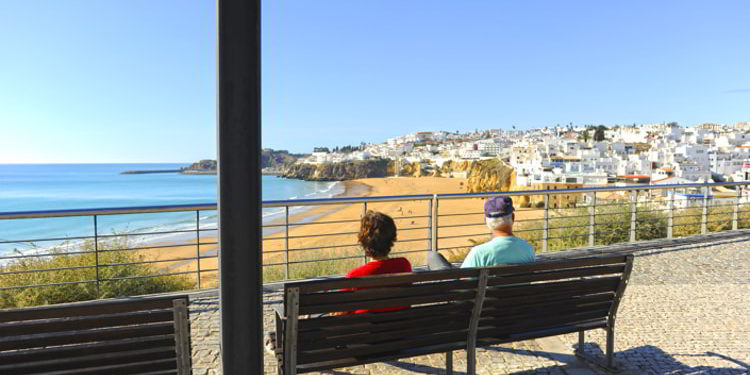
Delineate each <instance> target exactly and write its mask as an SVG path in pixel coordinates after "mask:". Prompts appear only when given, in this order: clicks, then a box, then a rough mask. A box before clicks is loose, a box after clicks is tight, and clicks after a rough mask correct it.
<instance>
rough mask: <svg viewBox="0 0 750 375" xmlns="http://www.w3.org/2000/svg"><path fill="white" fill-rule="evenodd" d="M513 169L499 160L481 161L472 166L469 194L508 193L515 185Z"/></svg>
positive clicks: (468, 184) (468, 185)
mask: <svg viewBox="0 0 750 375" xmlns="http://www.w3.org/2000/svg"><path fill="white" fill-rule="evenodd" d="M515 177H516V175H515V171H514V170H513V167H511V166H510V165H508V164H506V163H505V162H503V161H502V160H499V159H490V160H481V161H478V162H475V163H474V165H472V166H471V170H470V172H469V181H468V182H467V184H466V185H467V188H466V190H467V192H469V193H479V192H485V191H508V190H511V187H512V186H513V185H515V182H516V181H515Z"/></svg>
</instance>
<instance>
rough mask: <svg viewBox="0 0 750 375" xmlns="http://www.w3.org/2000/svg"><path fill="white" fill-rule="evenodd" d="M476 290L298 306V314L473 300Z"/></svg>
mask: <svg viewBox="0 0 750 375" xmlns="http://www.w3.org/2000/svg"><path fill="white" fill-rule="evenodd" d="M475 296H476V290H466V291H455V292H452V293H445V294H432V295H429V296H414V297H403V298H383V299H380V300H368V301H355V302H341V303H333V304H326V305H314V306H300V308H299V313H300V314H319V313H331V312H339V311H354V310H364V309H381V308H389V307H401V306H412V305H418V304H425V303H439V302H448V301H460V300H473V299H474V298H475Z"/></svg>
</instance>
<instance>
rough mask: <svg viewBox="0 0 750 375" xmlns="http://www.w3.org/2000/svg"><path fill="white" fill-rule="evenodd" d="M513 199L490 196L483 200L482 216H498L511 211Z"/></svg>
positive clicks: (512, 209)
mask: <svg viewBox="0 0 750 375" xmlns="http://www.w3.org/2000/svg"><path fill="white" fill-rule="evenodd" d="M513 211H515V209H514V208H513V200H512V199H510V197H504V196H503V197H492V198H490V199H488V200H487V202H484V216H487V217H500V216H505V215H508V214H511V213H513Z"/></svg>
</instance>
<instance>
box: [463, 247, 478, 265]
mask: <svg viewBox="0 0 750 375" xmlns="http://www.w3.org/2000/svg"><path fill="white" fill-rule="evenodd" d="M476 249H477V248H476V246H475V247H473V248H472V249H471V251H469V254H468V255H466V258H465V259H464V262H463V263H461V268H474V267H479V265H478V264H477V254H476V253H477V252H476Z"/></svg>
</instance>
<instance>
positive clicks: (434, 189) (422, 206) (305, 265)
mask: <svg viewBox="0 0 750 375" xmlns="http://www.w3.org/2000/svg"><path fill="white" fill-rule="evenodd" d="M341 183H342V184H344V187H345V189H344V191H343V192H341V193H340V194H338V195H336V196H335V197H336V198H348V197H375V196H397V195H422V194H448V193H465V192H466V189H467V179H461V178H447V177H386V178H368V179H358V180H351V181H343V182H341ZM289 203H290V204H294V200H291V201H289ZM483 205H484V200H483V198H463V199H447V200H441V201H440V205H439V214H440V215H441V216H439V221H440V227H441V229H440V232H439V237H438V241H439V242H437V243H436V245H437V248H438V250H439V251H441V252H443V253H444V254H446V255H449V256H452V255H453V254H456V255H458V256H460V254H462V253H465V252H466V251H468V249H470V248H471V247H472V246H474V243H475V242H476V241H478V240H484V239H485V238H488V237H489V231H488V230H487V228H486V226H485V223H484V215H483ZM365 207H366V208H367V209H368V210H375V211H380V212H383V213H385V214H387V215H389V216H391V217H392V218H393V219H394V221H395V222H396V226H397V228H398V234H397V236H398V239H397V241H396V243H395V246H394V249H393V252H392V255H394V256H402V257H406V258H407V259H409V261H410V262H411V263H412V264H413V265H419V264H424V261H425V252H426V251H428V250H429V249H430V248H431V247H432V246H433V245H431V242H430V237H431V234H430V231H429V226H430V216H431V215H430V207H431V200H424V199H422V200H404V201H401V200H398V201H390V200H388V201H369V202H367V204H366V205H365V204H364V203H361V202H354V203H352V202H342V203H341V204H326V205H321V206H317V207H312V208H311V209H309V210H305V211H304V212H299V213H296V214H294V215H290V216H289V222H288V223H285V220H284V218H280V219H279V218H277V219H275V220H273V221H272V222H267V223H264V225H267V226H274V227H276V228H280V230H278V231H276V232H275V233H271V234H265V235H264V236H263V237H262V244H261V247H260V249H259V250H260V251H262V252H263V265H264V267H263V272H264V278H266V277H267V278H268V280H266V281H274V280H280V279H283V278H285V277H288V278H290V279H295V278H306V277H314V276H329V275H337V274H341V273H342V272H346V270H348V269H351V268H352V267H355V266H357V265H360V264H362V262H364V261H365V258H364V254H363V253H362V250H361V248H360V247H359V245H358V244H357V233H358V232H359V221H360V217H361V214H362V212H363V210H364V208H365ZM516 215H517V218H518V219H530V218H536V216H538V215H540V214H539V212H536V211H527V210H523V209H520V208H519V210H517V213H516ZM217 248H218V244H216V236H206V237H201V246H200V254H201V259H200V268H201V285H202V287H207V286H211V285H216V283H217V281H218V280H217V275H218V272H217V271H216V270H217V269H218V259H217V257H216V254H217ZM197 252H198V249H197V245H196V244H195V241H189V242H187V243H184V244H180V245H175V246H174V247H170V248H159V249H155V250H154V251H153V252H149V253H148V254H149V257H156V258H157V260H160V261H163V262H164V263H160V264H161V266H160V270H161V271H162V272H164V271H163V270H169V272H196V268H197V262H196V261H195V259H194V258H195V257H196V256H197ZM205 257H208V258H205ZM189 258H193V259H189ZM170 259H180V260H178V261H175V262H170V261H169V260H170ZM206 270H209V271H206ZM192 277H195V276H192Z"/></svg>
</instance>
